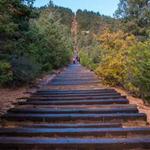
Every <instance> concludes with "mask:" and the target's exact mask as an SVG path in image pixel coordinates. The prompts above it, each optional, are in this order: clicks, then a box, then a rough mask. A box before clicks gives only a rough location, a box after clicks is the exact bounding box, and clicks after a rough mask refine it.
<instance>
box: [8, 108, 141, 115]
mask: <svg viewBox="0 0 150 150" xmlns="http://www.w3.org/2000/svg"><path fill="white" fill-rule="evenodd" d="M8 112H11V113H34V114H69V113H75V114H76V113H80V114H92V113H94V114H111V113H138V109H137V108H99V109H84V108H82V109H81V108H78V109H58V108H57V109H55V108H53V109H49V108H13V109H10V110H9V111H8Z"/></svg>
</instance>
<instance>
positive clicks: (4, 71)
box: [0, 61, 13, 86]
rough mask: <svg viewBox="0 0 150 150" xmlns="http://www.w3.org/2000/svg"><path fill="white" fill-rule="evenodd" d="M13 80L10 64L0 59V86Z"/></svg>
mask: <svg viewBox="0 0 150 150" xmlns="http://www.w3.org/2000/svg"><path fill="white" fill-rule="evenodd" d="M12 80H13V73H12V70H11V65H10V64H9V63H8V62H6V61H0V86H2V85H4V84H7V83H8V82H10V81H12Z"/></svg>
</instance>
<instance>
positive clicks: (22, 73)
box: [11, 57, 40, 83]
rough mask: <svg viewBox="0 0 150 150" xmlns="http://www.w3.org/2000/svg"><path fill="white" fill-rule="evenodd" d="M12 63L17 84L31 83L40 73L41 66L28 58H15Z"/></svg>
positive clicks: (14, 79)
mask: <svg viewBox="0 0 150 150" xmlns="http://www.w3.org/2000/svg"><path fill="white" fill-rule="evenodd" d="M11 63H12V72H13V81H14V82H15V83H23V82H30V81H31V80H33V79H34V78H35V77H36V76H37V75H38V74H39V72H40V66H39V65H38V64H36V63H35V62H33V61H31V60H30V59H29V58H27V57H19V58H15V59H13V60H12V62H11Z"/></svg>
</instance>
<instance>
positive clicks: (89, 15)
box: [76, 9, 115, 33]
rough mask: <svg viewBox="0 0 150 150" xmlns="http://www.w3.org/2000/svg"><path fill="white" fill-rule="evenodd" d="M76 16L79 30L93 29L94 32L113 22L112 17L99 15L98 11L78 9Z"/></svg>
mask: <svg viewBox="0 0 150 150" xmlns="http://www.w3.org/2000/svg"><path fill="white" fill-rule="evenodd" d="M76 18H77V22H78V28H79V30H80V31H93V32H95V33H97V32H99V30H101V29H102V28H104V27H106V26H112V25H113V24H114V22H115V19H114V18H112V17H109V16H104V15H100V13H99V12H97V13H96V12H93V11H88V10H80V9H79V10H78V11H77V12H76Z"/></svg>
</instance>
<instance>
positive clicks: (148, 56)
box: [129, 41, 150, 100]
mask: <svg viewBox="0 0 150 150" xmlns="http://www.w3.org/2000/svg"><path fill="white" fill-rule="evenodd" d="M130 51H131V52H130V59H129V60H130V61H129V66H133V68H134V70H133V69H132V70H133V71H132V74H131V75H132V76H131V75H130V76H131V77H130V78H131V79H132V80H130V82H131V83H132V84H133V85H134V86H135V87H136V88H137V89H138V90H137V93H136V94H137V95H139V96H142V97H143V98H146V99H149V100H150V94H149V91H150V41H146V42H139V43H138V44H137V45H134V46H132V47H131V48H130Z"/></svg>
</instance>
